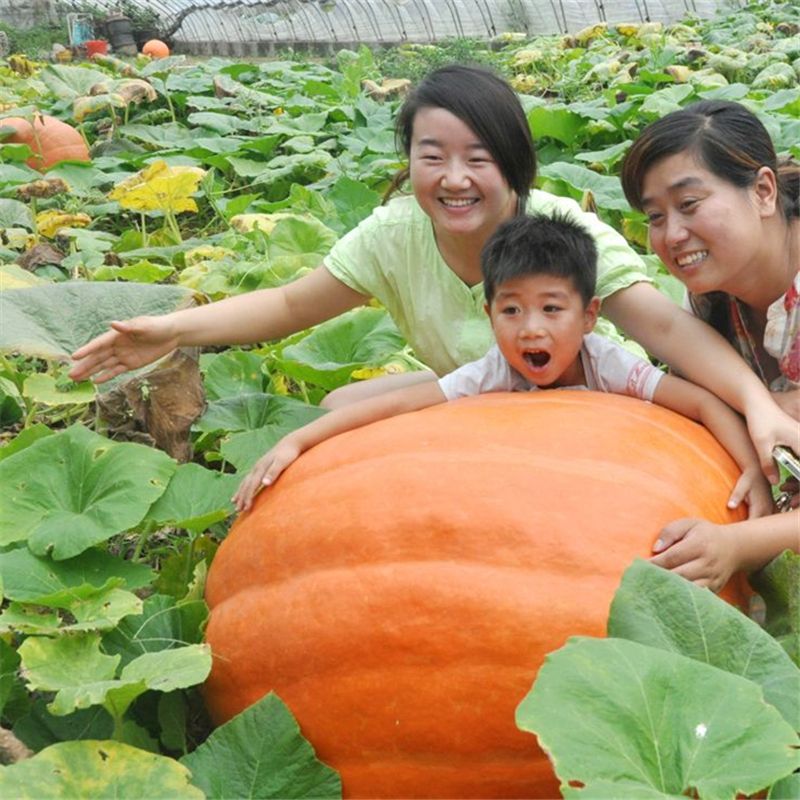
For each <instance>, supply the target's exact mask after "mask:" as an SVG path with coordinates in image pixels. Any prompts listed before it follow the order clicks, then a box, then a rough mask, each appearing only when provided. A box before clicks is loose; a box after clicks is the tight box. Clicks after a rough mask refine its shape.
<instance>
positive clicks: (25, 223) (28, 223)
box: [0, 197, 34, 231]
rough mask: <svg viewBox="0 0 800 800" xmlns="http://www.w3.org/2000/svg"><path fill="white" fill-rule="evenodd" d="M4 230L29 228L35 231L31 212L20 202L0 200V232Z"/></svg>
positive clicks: (3, 198) (6, 199)
mask: <svg viewBox="0 0 800 800" xmlns="http://www.w3.org/2000/svg"><path fill="white" fill-rule="evenodd" d="M4 228H27V229H28V230H29V231H32V230H34V219H33V214H32V213H31V210H30V209H29V208H28V206H26V205H25V203H21V202H20V201H19V200H9V199H8V198H5V197H2V198H0V230H2V229H4Z"/></svg>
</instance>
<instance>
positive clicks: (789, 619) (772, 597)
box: [750, 550, 800, 666]
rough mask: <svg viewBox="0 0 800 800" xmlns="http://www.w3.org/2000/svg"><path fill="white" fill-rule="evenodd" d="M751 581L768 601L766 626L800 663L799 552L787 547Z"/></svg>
mask: <svg viewBox="0 0 800 800" xmlns="http://www.w3.org/2000/svg"><path fill="white" fill-rule="evenodd" d="M750 582H751V583H752V584H753V588H754V589H755V590H756V591H757V592H758V593H759V594H760V595H761V596H762V597H763V598H764V602H765V603H766V605H767V618H766V628H767V630H768V631H769V632H770V633H771V634H772V635H773V636H774V637H776V638H777V639H778V641H779V642H780V643H781V644H782V645H783V647H784V648H785V649H786V651H787V652H788V653H789V655H790V656H791V658H792V659H793V661H794V662H795V664H797V665H798V666H800V555H798V554H797V553H792V552H790V551H788V550H787V551H786V552H784V553H783V554H782V555H780V556H778V558H776V559H774V560H773V561H772V562H770V563H769V564H767V566H766V567H764V569H762V570H761V571H760V572H757V573H755V574H754V575H752V576H751V578H750Z"/></svg>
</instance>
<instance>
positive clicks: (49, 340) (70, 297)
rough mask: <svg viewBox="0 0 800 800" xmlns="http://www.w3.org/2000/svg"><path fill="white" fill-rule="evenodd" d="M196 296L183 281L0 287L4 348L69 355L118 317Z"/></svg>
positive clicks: (165, 308)
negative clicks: (10, 289) (176, 283)
mask: <svg viewBox="0 0 800 800" xmlns="http://www.w3.org/2000/svg"><path fill="white" fill-rule="evenodd" d="M190 301H191V292H189V291H188V290H187V289H183V288H182V287H179V286H145V285H140V284H126V283H87V282H85V281H65V282H64V283H57V284H43V285H41V286H34V287H31V288H29V289H15V290H14V291H13V292H0V318H1V319H2V320H3V324H2V326H0V351H3V352H18V353H22V354H23V355H28V356H38V357H41V358H52V359H59V358H67V357H68V356H69V354H70V353H72V352H73V351H75V350H77V349H78V348H79V347H80V346H81V345H83V344H85V343H86V342H88V341H89V340H90V339H92V338H93V337H94V336H97V335H98V334H100V333H103V331H105V330H107V329H108V324H109V322H111V321H112V320H115V319H130V318H131V317H137V316H140V315H145V314H165V313H167V312H169V311H174V310H175V309H176V308H179V307H181V306H182V305H184V304H186V303H188V302H190Z"/></svg>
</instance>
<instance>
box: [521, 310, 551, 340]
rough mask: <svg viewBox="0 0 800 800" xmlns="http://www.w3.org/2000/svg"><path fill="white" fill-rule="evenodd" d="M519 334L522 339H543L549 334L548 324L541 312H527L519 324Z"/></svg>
mask: <svg viewBox="0 0 800 800" xmlns="http://www.w3.org/2000/svg"><path fill="white" fill-rule="evenodd" d="M519 335H520V338H522V339H543V338H544V337H545V336H547V326H546V325H545V321H544V319H543V318H542V317H541V316H540V315H539V314H534V313H530V314H525V315H524V316H523V318H522V324H521V325H520V326H519Z"/></svg>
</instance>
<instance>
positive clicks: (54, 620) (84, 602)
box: [0, 586, 142, 636]
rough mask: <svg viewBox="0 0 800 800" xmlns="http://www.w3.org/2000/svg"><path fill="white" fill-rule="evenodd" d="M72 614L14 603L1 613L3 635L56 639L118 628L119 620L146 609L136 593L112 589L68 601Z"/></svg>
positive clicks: (67, 604) (0, 628) (0, 626)
mask: <svg viewBox="0 0 800 800" xmlns="http://www.w3.org/2000/svg"><path fill="white" fill-rule="evenodd" d="M61 608H63V609H64V610H65V611H66V612H68V614H67V615H66V616H65V617H62V616H61V615H60V614H58V613H55V612H53V611H49V610H42V608H41V607H40V606H33V605H29V604H27V603H16V602H14V603H10V604H9V605H8V606H6V607H5V608H4V609H3V612H2V613H0V633H8V632H16V633H27V634H40V635H44V636H53V635H57V634H64V633H75V632H77V631H102V630H110V629H112V628H115V627H116V626H117V624H118V623H119V621H120V620H121V619H123V618H124V617H128V616H130V615H132V614H138V613H140V612H141V610H142V601H141V600H140V599H139V598H138V597H137V596H136V595H135V594H133V592H126V591H125V590H124V589H119V588H117V587H116V586H108V587H106V588H104V589H101V590H99V591H97V592H95V593H94V594H91V595H89V596H88V597H85V598H74V599H72V600H70V601H68V602H65V603H64V604H63V605H62V606H61Z"/></svg>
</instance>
